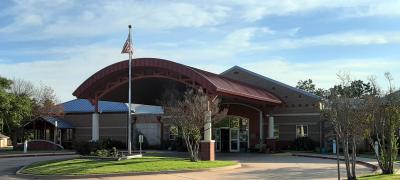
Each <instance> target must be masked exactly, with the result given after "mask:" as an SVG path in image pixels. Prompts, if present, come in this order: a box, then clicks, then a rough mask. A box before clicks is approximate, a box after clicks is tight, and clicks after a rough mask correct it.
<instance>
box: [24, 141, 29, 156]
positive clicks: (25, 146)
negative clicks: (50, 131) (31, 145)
mask: <svg viewBox="0 0 400 180" xmlns="http://www.w3.org/2000/svg"><path fill="white" fill-rule="evenodd" d="M27 152H28V141H27V140H25V141H24V153H27Z"/></svg>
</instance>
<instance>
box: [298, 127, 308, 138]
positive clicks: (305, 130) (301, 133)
mask: <svg viewBox="0 0 400 180" xmlns="http://www.w3.org/2000/svg"><path fill="white" fill-rule="evenodd" d="M307 136H308V125H296V138H297V137H307Z"/></svg>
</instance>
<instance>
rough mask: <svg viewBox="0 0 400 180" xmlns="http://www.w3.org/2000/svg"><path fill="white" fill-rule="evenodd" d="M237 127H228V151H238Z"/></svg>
mask: <svg viewBox="0 0 400 180" xmlns="http://www.w3.org/2000/svg"><path fill="white" fill-rule="evenodd" d="M239 145H240V143H239V129H238V128H230V129H229V151H230V152H239V147H240V146H239Z"/></svg>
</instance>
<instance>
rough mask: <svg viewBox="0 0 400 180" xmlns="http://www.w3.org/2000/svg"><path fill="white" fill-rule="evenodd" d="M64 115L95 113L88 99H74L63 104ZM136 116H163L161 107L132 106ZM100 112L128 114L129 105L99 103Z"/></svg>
mask: <svg viewBox="0 0 400 180" xmlns="http://www.w3.org/2000/svg"><path fill="white" fill-rule="evenodd" d="M61 105H62V106H63V108H64V113H93V112H94V106H93V105H92V104H91V103H90V101H89V100H87V99H74V100H71V101H68V102H65V103H62V104H61ZM131 107H132V108H131V109H132V111H133V113H134V114H163V113H164V111H163V109H162V107H161V106H152V105H144V104H132V105H131ZM99 112H100V113H105V112H128V105H127V104H125V103H120V102H111V101H99Z"/></svg>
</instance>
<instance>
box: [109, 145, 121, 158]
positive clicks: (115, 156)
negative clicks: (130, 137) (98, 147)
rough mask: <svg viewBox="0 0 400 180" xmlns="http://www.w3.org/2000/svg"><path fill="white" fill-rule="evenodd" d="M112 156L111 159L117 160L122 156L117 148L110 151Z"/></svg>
mask: <svg viewBox="0 0 400 180" xmlns="http://www.w3.org/2000/svg"><path fill="white" fill-rule="evenodd" d="M110 156H111V157H114V158H117V157H119V156H120V153H119V151H118V150H117V148H115V147H113V148H111V150H110Z"/></svg>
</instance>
